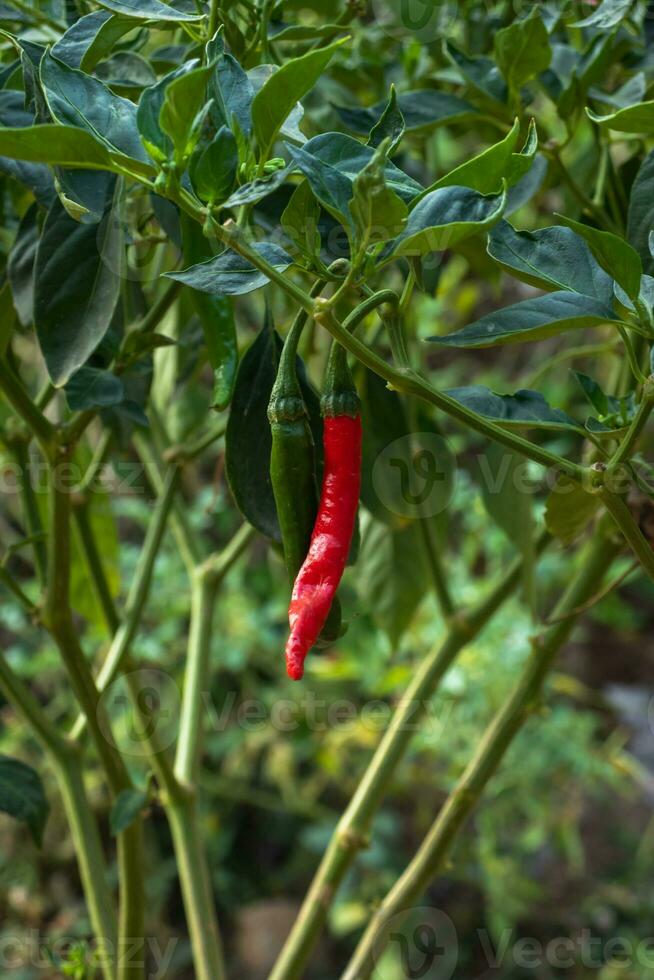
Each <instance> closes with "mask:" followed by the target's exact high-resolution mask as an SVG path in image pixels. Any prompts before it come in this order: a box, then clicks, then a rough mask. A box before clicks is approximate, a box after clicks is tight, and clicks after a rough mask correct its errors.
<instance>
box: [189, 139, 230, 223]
mask: <svg viewBox="0 0 654 980" xmlns="http://www.w3.org/2000/svg"><path fill="white" fill-rule="evenodd" d="M237 168H238V148H237V146H236V140H235V139H234V135H233V133H232V131H231V129H228V128H227V127H226V126H221V128H220V129H219V130H218V132H217V133H216V135H215V136H214V138H213V140H212V141H211V143H209V144H207V145H206V146H198V147H197V149H196V150H195V152H194V154H193V156H192V157H191V160H190V163H189V176H190V178H191V183H192V184H193V190H194V191H195V193H196V194H197V195H198V197H199V198H200V199H201V200H202V201H207V202H209V203H210V204H214V203H215V202H217V203H218V204H220V203H222V202H223V201H225V199H226V198H227V197H228V196H229V192H230V191H231V189H232V187H233V186H234V181H235V180H236V170H237ZM227 206H229V205H227Z"/></svg>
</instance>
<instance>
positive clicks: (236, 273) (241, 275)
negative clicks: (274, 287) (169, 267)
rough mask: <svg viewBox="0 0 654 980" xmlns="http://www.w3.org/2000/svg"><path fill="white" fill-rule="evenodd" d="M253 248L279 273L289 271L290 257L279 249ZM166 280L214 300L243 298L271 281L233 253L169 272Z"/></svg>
mask: <svg viewBox="0 0 654 980" xmlns="http://www.w3.org/2000/svg"><path fill="white" fill-rule="evenodd" d="M252 247H253V248H254V250H255V251H256V252H258V253H259V254H260V255H261V256H262V257H263V258H264V259H266V261H267V262H269V263H270V264H271V265H272V266H274V267H275V268H276V269H278V270H279V271H280V272H284V271H285V270H286V269H288V267H289V266H290V265H291V264H292V262H293V260H292V258H291V257H290V255H287V253H286V252H285V251H284V249H283V248H280V247H279V245H273V244H272V243H270V242H257V243H255V244H254V245H253V246H252ZM166 276H167V277H168V278H169V279H176V280H177V281H178V282H183V283H184V285H186V286H192V287H193V289H199V290H200V291H201V292H203V293H211V294H213V295H214V296H240V295H241V294H243V293H250V292H252V290H253V289H258V288H259V287H260V286H265V284H266V283H267V282H268V281H269V280H268V277H267V276H265V275H264V274H263V272H259V271H258V269H255V268H254V266H253V265H251V264H250V263H249V262H247V261H246V260H245V259H243V258H241V256H240V255H237V254H236V252H233V251H232V250H231V249H227V250H226V251H224V252H221V254H220V255H216V256H214V258H212V259H208V260H207V261H206V262H200V263H199V264H198V265H193V266H191V267H190V268H189V269H184V270H183V271H182V272H167V273H166Z"/></svg>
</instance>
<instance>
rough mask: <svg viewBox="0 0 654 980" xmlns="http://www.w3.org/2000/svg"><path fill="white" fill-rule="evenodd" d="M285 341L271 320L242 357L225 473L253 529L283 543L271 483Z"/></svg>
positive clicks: (227, 435) (234, 397)
mask: <svg viewBox="0 0 654 980" xmlns="http://www.w3.org/2000/svg"><path fill="white" fill-rule="evenodd" d="M280 351H281V341H280V339H279V337H278V335H277V333H276V332H275V330H274V329H273V327H272V323H270V322H266V323H264V325H263V328H262V329H261V332H260V333H259V335H258V336H257V338H256V340H255V341H254V343H253V344H252V345H251V346H250V347H249V348H248V350H247V351H246V352H245V354H244V355H243V357H242V359H241V363H240V364H239V368H238V372H237V375H236V384H235V386H234V394H233V397H232V406H231V410H230V413H229V419H228V421H227V431H226V433H225V469H226V472H227V479H228V481H229V486H230V489H231V491H232V496H233V497H234V500H235V502H236V506H237V507H238V509H239V510H240V511H241V513H242V514H243V516H244V517H245V519H246V520H247V521H249V523H250V524H252V526H253V527H255V528H256V529H257V530H258V531H260V532H261V534H264V535H265V536H266V537H267V538H270V539H272V540H273V541H277V542H278V543H281V532H280V530H279V522H278V519H277V508H276V506H275V498H274V495H273V491H272V484H271V482H270V453H271V450H272V438H271V435H270V425H269V423H268V402H269V400H270V393H271V391H272V386H273V384H274V382H275V376H276V374H277V365H278V363H279V354H280Z"/></svg>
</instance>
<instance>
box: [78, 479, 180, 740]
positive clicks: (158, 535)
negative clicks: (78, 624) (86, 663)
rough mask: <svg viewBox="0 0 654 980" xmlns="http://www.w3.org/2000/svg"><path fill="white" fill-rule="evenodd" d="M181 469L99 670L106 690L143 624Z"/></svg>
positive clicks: (169, 485) (162, 499)
mask: <svg viewBox="0 0 654 980" xmlns="http://www.w3.org/2000/svg"><path fill="white" fill-rule="evenodd" d="M179 472H180V471H179V467H178V466H177V465H175V464H172V465H171V466H170V467H169V469H168V472H167V475H166V477H165V479H164V485H163V488H162V493H161V494H160V495H159V496H158V498H157V502H156V505H155V508H154V513H153V515H152V517H151V518H150V522H149V524H148V529H147V531H146V535H145V541H144V542H143V547H142V548H141V553H140V555H139V560H138V563H137V566H136V571H135V573H134V578H133V580H132V585H131V588H130V590H129V594H128V596H127V601H126V603H125V615H124V618H123V621H122V622H121V624H120V626H119V627H118V629H117V631H116V633H115V635H114V638H113V640H112V643H111V646H110V647H109V650H108V652H107V656H106V658H105V661H104V663H103V664H102V667H101V668H100V671H99V673H98V677H97V680H96V685H97V688H98V689H99V690H100V691H104V690H105V689H106V688H107V687H108V686H109V685H110V684H111V682H112V681H113V680H114V679H115V677H116V675H117V673H118V671H119V670H120V666H121V664H122V663H123V661H124V659H125V657H126V656H127V655H128V653H129V649H130V647H131V645H132V641H133V640H134V637H135V635H136V631H137V629H138V627H139V623H140V621H141V615H142V613H143V608H144V606H145V603H146V601H147V598H148V594H149V590H150V583H151V581H152V572H153V570H154V564H155V561H156V557H157V553H158V551H159V546H160V544H161V541H162V538H163V535H164V532H165V530H166V523H167V520H168V515H169V513H170V509H171V507H172V504H173V499H174V495H175V491H176V489H177V483H178V480H179ZM87 721H88V719H85V717H84V714H81V715H80V716H79V717H78V718H77V721H76V722H75V724H74V725H73V728H72V729H71V737H72V738H74V739H78V738H79V737H80V735H81V734H82V732H83V730H84V728H85V726H86V724H87Z"/></svg>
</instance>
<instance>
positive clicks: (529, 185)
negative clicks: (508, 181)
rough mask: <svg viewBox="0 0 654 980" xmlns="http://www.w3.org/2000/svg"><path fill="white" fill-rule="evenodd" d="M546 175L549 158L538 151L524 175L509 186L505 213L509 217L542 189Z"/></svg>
mask: <svg viewBox="0 0 654 980" xmlns="http://www.w3.org/2000/svg"><path fill="white" fill-rule="evenodd" d="M546 175H547V160H546V159H545V157H544V156H543V155H542V154H540V153H537V154H536V155H535V157H534V161H533V163H532V164H531V166H530V168H529V170H528V171H527V173H526V174H525V175H524V177H521V178H520V180H519V181H518V183H517V184H514V185H513V187H509V189H508V191H507V194H506V207H505V209H504V214H505V215H506V216H507V217H508V215H510V214H513V212H514V211H517V210H518V208H521V207H522V206H523V205H524V204H526V203H527V201H530V200H531V199H532V197H534V195H535V194H537V193H538V191H539V190H540V189H541V187H542V185H543V181H544V180H545V177H546Z"/></svg>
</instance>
